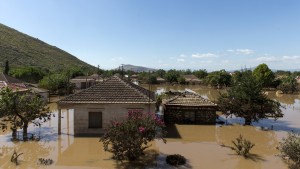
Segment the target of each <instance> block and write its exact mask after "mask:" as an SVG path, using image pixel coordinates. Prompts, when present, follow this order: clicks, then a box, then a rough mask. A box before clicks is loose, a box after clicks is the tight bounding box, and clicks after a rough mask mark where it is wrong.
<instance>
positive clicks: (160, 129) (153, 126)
mask: <svg viewBox="0 0 300 169" xmlns="http://www.w3.org/2000/svg"><path fill="white" fill-rule="evenodd" d="M164 127H165V125H164V123H163V122H162V121H161V120H160V119H158V118H157V117H156V116H155V115H154V114H152V113H147V114H142V113H129V114H128V118H127V119H126V120H125V121H123V122H116V121H114V122H112V124H111V127H110V128H109V129H108V131H107V132H106V134H105V135H104V136H103V137H101V139H100V141H102V142H103V146H104V150H105V151H109V152H111V153H113V158H114V159H116V160H121V161H122V160H130V161H132V160H136V159H137V158H139V157H140V156H141V155H143V151H144V150H145V149H147V148H148V147H149V145H148V142H150V141H152V140H154V139H155V138H158V139H163V141H164V142H165V141H166V140H165V139H164V136H165V134H166V132H165V130H164Z"/></svg>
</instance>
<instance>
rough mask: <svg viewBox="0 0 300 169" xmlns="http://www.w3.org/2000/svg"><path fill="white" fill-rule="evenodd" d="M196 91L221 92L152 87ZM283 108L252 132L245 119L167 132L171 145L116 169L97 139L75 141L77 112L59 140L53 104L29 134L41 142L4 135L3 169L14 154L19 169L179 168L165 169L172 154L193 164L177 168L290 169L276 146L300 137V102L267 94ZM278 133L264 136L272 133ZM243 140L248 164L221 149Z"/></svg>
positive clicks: (67, 116)
mask: <svg viewBox="0 0 300 169" xmlns="http://www.w3.org/2000/svg"><path fill="white" fill-rule="evenodd" d="M186 88H187V89H191V90H193V91H195V92H197V93H199V94H200V95H202V96H203V97H205V98H209V99H210V100H212V101H214V100H216V98H217V97H218V94H219V91H218V90H215V89H210V88H206V87H199V86H151V89H152V90H155V91H156V90H159V91H162V90H169V89H175V90H184V89H186ZM268 96H269V97H270V98H273V99H276V100H278V101H279V102H281V104H282V105H283V106H284V108H282V111H283V113H284V117H283V118H281V119H278V120H277V121H274V120H273V119H266V120H261V121H259V122H256V123H254V124H253V126H242V125H240V123H241V122H243V119H240V118H234V117H232V118H228V119H225V117H223V118H224V119H223V120H227V122H228V123H231V124H232V125H226V126H220V125H175V126H170V127H169V128H168V130H169V134H168V138H167V143H166V144H164V143H163V142H162V141H154V142H152V143H151V148H150V149H149V150H147V151H146V155H145V156H143V157H142V158H141V160H139V161H137V162H135V163H133V164H132V163H128V162H123V163H117V162H115V161H114V160H112V159H111V154H110V153H108V152H105V151H104V150H103V146H102V143H101V142H99V138H98V137H74V136H73V133H74V130H73V111H72V110H69V111H67V110H63V111H62V135H60V136H58V135H57V128H58V127H57V123H58V119H57V115H56V114H57V108H56V104H51V105H50V108H51V110H52V111H53V114H54V117H52V119H51V120H50V121H49V122H47V123H45V124H43V125H42V127H33V126H30V129H29V132H30V133H34V134H35V135H37V136H41V140H40V141H38V142H36V141H29V142H25V143H24V142H15V143H14V142H12V141H11V140H10V139H11V135H10V132H8V131H6V132H5V133H0V168H5V169H6V168H16V166H15V164H13V163H11V162H10V158H11V155H12V153H13V151H14V150H16V151H17V152H18V153H24V154H23V155H21V156H20V165H19V166H18V168H20V169H22V168H124V169H127V168H128V169H129V168H176V167H171V166H169V165H167V164H166V163H165V157H166V156H167V155H169V154H181V155H183V156H185V157H186V158H187V160H188V163H187V164H186V165H184V166H181V167H178V168H195V169H217V168H222V169H270V168H276V169H287V168H288V167H287V165H286V164H285V163H284V162H283V161H282V160H281V158H280V157H278V156H277V155H278V154H279V152H278V150H277V149H276V146H278V143H279V142H280V141H281V139H282V138H283V137H285V136H286V135H287V133H288V132H290V131H295V132H300V122H299V119H300V96H299V95H278V96H277V95H276V94H275V92H268ZM271 126H273V130H267V131H266V130H262V129H261V128H271ZM240 134H242V135H243V136H244V137H245V138H247V139H249V140H251V141H252V142H253V143H255V147H254V148H253V150H252V153H253V155H252V156H251V157H250V158H248V159H245V158H243V157H240V156H237V155H235V153H234V152H233V151H232V150H231V149H229V148H226V147H222V146H221V145H228V146H231V145H232V143H231V141H232V140H234V139H235V138H236V137H238V136H239V135H240ZM39 158H45V159H47V158H50V159H53V160H54V163H53V164H52V165H49V166H42V165H40V164H39V163H38V159H39Z"/></svg>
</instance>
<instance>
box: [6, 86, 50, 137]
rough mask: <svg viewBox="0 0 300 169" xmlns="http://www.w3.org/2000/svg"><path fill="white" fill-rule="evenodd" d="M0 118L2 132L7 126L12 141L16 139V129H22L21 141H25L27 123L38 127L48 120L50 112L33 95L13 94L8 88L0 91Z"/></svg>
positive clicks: (43, 103)
mask: <svg viewBox="0 0 300 169" xmlns="http://www.w3.org/2000/svg"><path fill="white" fill-rule="evenodd" d="M0 95H1V97H0V118H3V120H2V121H1V124H0V125H1V127H2V129H3V130H5V129H7V127H8V126H9V127H10V129H11V130H12V136H13V139H16V136H17V134H16V132H17V129H18V128H21V129H23V140H24V141H27V140H28V136H27V128H28V125H29V123H33V124H35V125H37V126H40V125H41V124H42V123H43V122H45V121H47V120H49V119H50V112H49V111H48V108H46V107H45V106H46V103H45V102H44V101H43V100H42V99H41V98H40V97H39V96H37V95H35V94H33V93H20V92H13V91H12V90H11V89H9V88H4V89H2V90H1V91H0Z"/></svg>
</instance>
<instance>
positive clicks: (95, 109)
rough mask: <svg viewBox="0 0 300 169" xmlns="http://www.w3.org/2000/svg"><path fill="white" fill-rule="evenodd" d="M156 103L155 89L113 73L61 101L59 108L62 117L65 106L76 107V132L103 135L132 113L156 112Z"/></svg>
mask: <svg viewBox="0 0 300 169" xmlns="http://www.w3.org/2000/svg"><path fill="white" fill-rule="evenodd" d="M155 103H156V102H155V94H154V92H151V91H149V90H147V89H144V88H142V87H140V86H138V85H135V84H133V83H131V82H128V81H125V80H123V79H121V78H119V77H116V76H113V77H111V78H109V79H107V80H105V81H103V82H102V83H99V84H97V85H95V86H92V87H90V88H88V89H85V90H82V91H81V92H79V93H76V94H73V95H70V96H68V97H66V98H64V99H62V100H60V101H59V102H58V108H59V116H60V112H61V109H74V134H75V135H94V134H103V133H104V130H105V128H108V127H109V126H110V123H111V121H114V120H116V121H122V120H124V119H125V118H126V117H127V115H128V113H129V112H141V113H146V112H154V111H155ZM59 125H60V122H59ZM59 128H60V126H59ZM59 132H60V129H59Z"/></svg>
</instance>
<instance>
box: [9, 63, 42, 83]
mask: <svg viewBox="0 0 300 169" xmlns="http://www.w3.org/2000/svg"><path fill="white" fill-rule="evenodd" d="M46 73H47V71H46V70H42V69H41V68H35V67H29V66H28V67H26V66H25V67H20V68H16V69H13V70H12V71H11V72H10V75H11V76H13V77H15V78H17V79H20V80H22V81H24V82H28V83H38V82H39V81H40V80H41V79H43V77H44V76H45V75H46Z"/></svg>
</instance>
